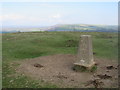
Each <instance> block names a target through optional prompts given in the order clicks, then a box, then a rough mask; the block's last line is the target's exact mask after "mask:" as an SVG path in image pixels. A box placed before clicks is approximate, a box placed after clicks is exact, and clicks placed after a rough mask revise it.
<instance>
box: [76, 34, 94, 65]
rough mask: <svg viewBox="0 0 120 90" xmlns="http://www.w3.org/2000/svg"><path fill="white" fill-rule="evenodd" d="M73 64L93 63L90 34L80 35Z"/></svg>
mask: <svg viewBox="0 0 120 90" xmlns="http://www.w3.org/2000/svg"><path fill="white" fill-rule="evenodd" d="M74 64H75V65H80V66H85V67H92V66H93V65H94V64H95V62H94V59H93V49H92V39H91V35H81V37H80V42H79V48H78V54H77V62H76V63H74Z"/></svg>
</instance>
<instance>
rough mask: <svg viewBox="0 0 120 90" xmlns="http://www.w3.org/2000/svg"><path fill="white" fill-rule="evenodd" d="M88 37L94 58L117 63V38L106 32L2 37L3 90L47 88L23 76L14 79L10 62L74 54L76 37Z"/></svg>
mask: <svg viewBox="0 0 120 90" xmlns="http://www.w3.org/2000/svg"><path fill="white" fill-rule="evenodd" d="M84 34H85V35H86V34H87V35H92V40H93V52H94V53H95V54H94V56H95V57H98V58H107V59H109V60H112V59H114V60H117V58H118V34H117V33H107V32H25V33H5V34H3V35H2V57H3V59H2V60H3V87H4V88H8V87H9V88H10V87H12V88H15V87H31V88H39V87H49V88H55V87H58V86H56V85H51V84H49V83H45V84H42V81H34V80H32V79H30V78H29V77H26V76H24V75H17V74H16V73H15V67H17V66H18V65H12V62H15V61H18V60H19V61H20V60H21V61H22V60H24V59H27V58H35V57H40V56H47V55H53V54H77V48H78V42H79V39H80V38H79V37H80V35H84Z"/></svg>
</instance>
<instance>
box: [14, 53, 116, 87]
mask: <svg viewBox="0 0 120 90" xmlns="http://www.w3.org/2000/svg"><path fill="white" fill-rule="evenodd" d="M75 61H76V56H75V55H71V54H58V55H52V56H42V57H38V58H34V59H28V60H24V61H22V62H18V63H20V66H19V67H18V68H17V70H16V71H17V72H18V73H22V74H25V75H26V76H30V77H31V78H33V79H38V80H42V81H44V82H50V83H52V84H56V85H57V86H59V87H63V88H64V87H68V88H73V87H74V88H75V87H79V88H88V87H108V88H110V87H118V65H117V61H115V60H106V59H98V58H95V62H96V63H97V64H98V65H97V71H96V72H76V71H74V70H73V69H72V67H73V66H74V65H73V63H75ZM107 66H108V68H107Z"/></svg>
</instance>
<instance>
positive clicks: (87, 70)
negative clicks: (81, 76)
mask: <svg viewBox="0 0 120 90" xmlns="http://www.w3.org/2000/svg"><path fill="white" fill-rule="evenodd" d="M73 70H75V71H76V72H95V71H96V70H97V66H96V65H94V66H92V67H91V68H88V67H84V66H79V65H75V66H74V67H73Z"/></svg>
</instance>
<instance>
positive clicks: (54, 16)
mask: <svg viewBox="0 0 120 90" xmlns="http://www.w3.org/2000/svg"><path fill="white" fill-rule="evenodd" d="M52 17H53V18H61V15H60V14H59V13H58V14H55V15H53V16H52Z"/></svg>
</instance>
